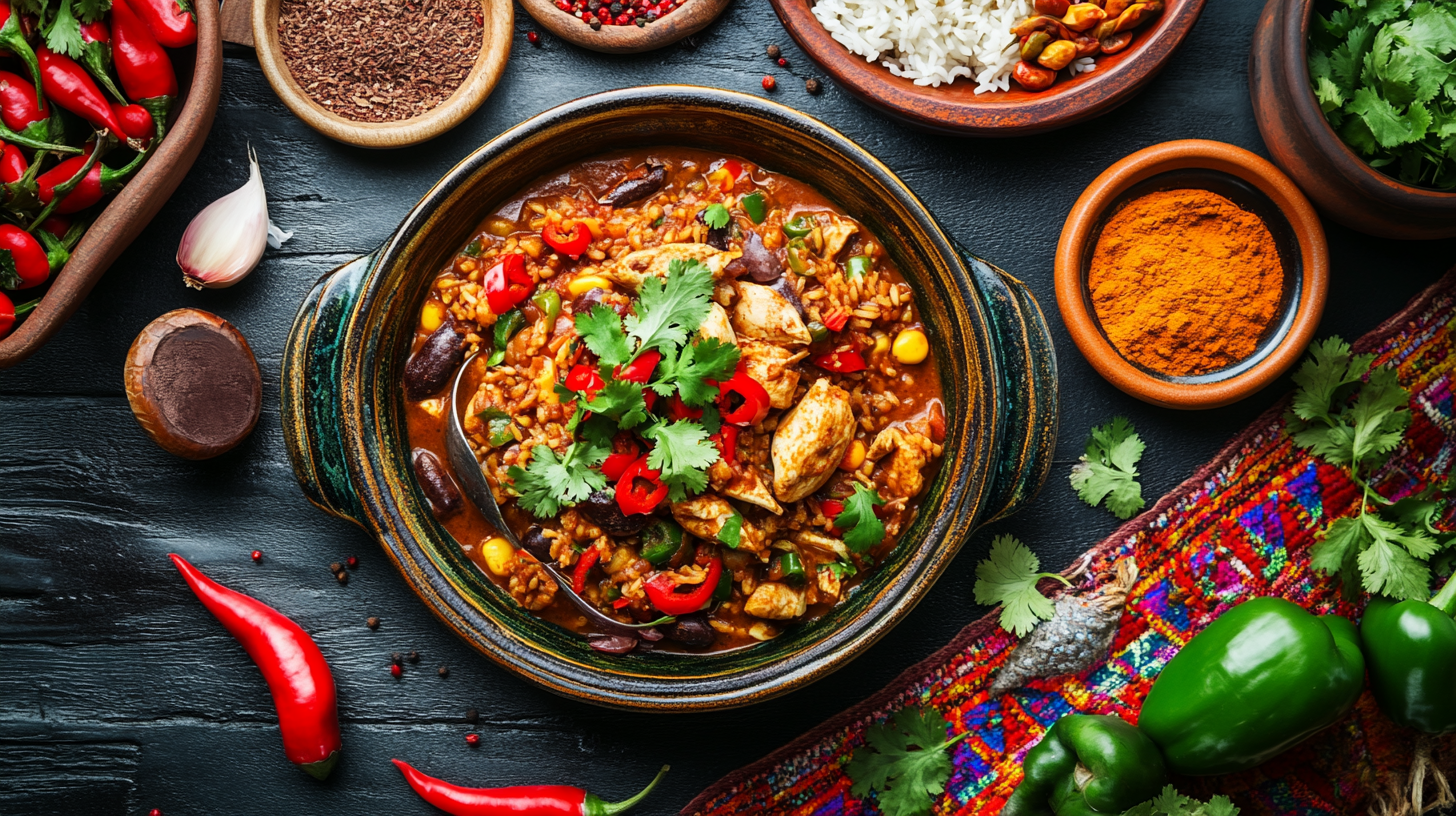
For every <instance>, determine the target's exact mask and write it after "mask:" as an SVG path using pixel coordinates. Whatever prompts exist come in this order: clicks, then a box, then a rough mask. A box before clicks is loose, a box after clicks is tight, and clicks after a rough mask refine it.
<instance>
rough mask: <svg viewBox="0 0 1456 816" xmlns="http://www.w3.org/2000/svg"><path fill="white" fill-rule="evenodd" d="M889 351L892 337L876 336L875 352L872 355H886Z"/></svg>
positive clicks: (886, 335) (885, 335)
mask: <svg viewBox="0 0 1456 816" xmlns="http://www.w3.org/2000/svg"><path fill="white" fill-rule="evenodd" d="M889 350H890V335H888V334H876V335H875V350H874V351H873V352H871V353H872V354H884V353H885V352H887V351H889Z"/></svg>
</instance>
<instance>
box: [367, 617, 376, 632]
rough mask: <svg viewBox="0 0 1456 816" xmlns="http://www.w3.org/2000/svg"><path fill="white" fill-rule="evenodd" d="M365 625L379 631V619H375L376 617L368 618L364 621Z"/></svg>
mask: <svg viewBox="0 0 1456 816" xmlns="http://www.w3.org/2000/svg"><path fill="white" fill-rule="evenodd" d="M364 625H365V626H368V627H369V628H370V629H378V628H379V618H375V617H370V618H367V619H365V621H364Z"/></svg>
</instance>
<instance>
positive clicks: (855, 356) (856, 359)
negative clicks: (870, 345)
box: [813, 350, 866, 374]
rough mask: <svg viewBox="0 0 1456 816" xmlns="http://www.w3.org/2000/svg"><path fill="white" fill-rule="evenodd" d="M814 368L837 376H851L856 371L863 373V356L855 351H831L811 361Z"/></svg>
mask: <svg viewBox="0 0 1456 816" xmlns="http://www.w3.org/2000/svg"><path fill="white" fill-rule="evenodd" d="M813 363H814V365H816V366H819V367H820V368H822V369H824V370H825V371H833V372H835V373H838V374H851V373H853V372H856V371H864V370H865V368H866V366H865V359H864V355H863V354H860V353H859V352H857V351H848V350H840V351H831V352H829V353H828V354H820V355H819V356H817V357H815V358H814V359H813Z"/></svg>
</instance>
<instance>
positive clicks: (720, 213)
mask: <svg viewBox="0 0 1456 816" xmlns="http://www.w3.org/2000/svg"><path fill="white" fill-rule="evenodd" d="M703 223H704V224H707V225H708V226H709V227H711V228H713V229H723V228H724V227H726V226H728V208H727V207H725V206H723V205H722V204H709V205H708V208H707V209H706V210H703Z"/></svg>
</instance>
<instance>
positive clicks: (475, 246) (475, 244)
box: [465, 238, 485, 258]
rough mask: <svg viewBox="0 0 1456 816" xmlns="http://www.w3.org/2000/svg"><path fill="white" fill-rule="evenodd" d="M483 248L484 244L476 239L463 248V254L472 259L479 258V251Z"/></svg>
mask: <svg viewBox="0 0 1456 816" xmlns="http://www.w3.org/2000/svg"><path fill="white" fill-rule="evenodd" d="M484 248H485V244H483V243H482V242H481V240H480V239H479V238H476V239H475V240H474V241H471V242H470V243H469V244H468V245H467V246H466V247H465V254H466V255H469V256H470V257H472V258H479V257H480V250H482V249H484Z"/></svg>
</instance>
